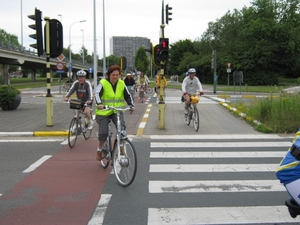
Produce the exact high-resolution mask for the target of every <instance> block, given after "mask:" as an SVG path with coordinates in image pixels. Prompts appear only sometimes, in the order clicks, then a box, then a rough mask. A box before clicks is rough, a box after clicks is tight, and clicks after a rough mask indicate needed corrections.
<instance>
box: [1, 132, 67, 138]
mask: <svg viewBox="0 0 300 225" xmlns="http://www.w3.org/2000/svg"><path fill="white" fill-rule="evenodd" d="M68 133H69V132H68V131H33V132H0V137H50V136H68Z"/></svg>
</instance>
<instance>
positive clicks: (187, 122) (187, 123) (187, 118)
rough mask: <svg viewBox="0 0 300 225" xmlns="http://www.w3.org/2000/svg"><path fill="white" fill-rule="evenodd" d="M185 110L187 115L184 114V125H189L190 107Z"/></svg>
mask: <svg viewBox="0 0 300 225" xmlns="http://www.w3.org/2000/svg"><path fill="white" fill-rule="evenodd" d="M187 110H188V114H184V117H185V123H186V125H188V126H189V125H190V123H191V117H190V111H191V110H190V106H189V107H188V108H187Z"/></svg>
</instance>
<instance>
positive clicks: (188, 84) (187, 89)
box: [181, 68, 204, 114]
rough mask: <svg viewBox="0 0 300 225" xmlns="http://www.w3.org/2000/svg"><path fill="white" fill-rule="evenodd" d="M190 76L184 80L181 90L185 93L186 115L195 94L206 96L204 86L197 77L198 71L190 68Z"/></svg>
mask: <svg viewBox="0 0 300 225" xmlns="http://www.w3.org/2000/svg"><path fill="white" fill-rule="evenodd" d="M188 74H189V75H188V76H186V77H185V78H184V80H183V81H182V85H181V90H182V91H183V101H184V102H185V108H184V113H185V114H187V113H188V110H187V108H188V105H189V104H190V95H191V94H195V93H196V92H197V91H200V95H204V92H203V89H202V84H201V82H200V80H199V79H198V77H196V76H195V75H196V70H195V69H194V68H190V69H189V71H188Z"/></svg>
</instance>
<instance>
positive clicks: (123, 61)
mask: <svg viewBox="0 0 300 225" xmlns="http://www.w3.org/2000/svg"><path fill="white" fill-rule="evenodd" d="M119 65H120V68H121V70H126V67H127V59H126V57H125V56H121V57H120V59H119Z"/></svg>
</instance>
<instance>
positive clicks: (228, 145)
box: [150, 141, 291, 148]
mask: <svg viewBox="0 0 300 225" xmlns="http://www.w3.org/2000/svg"><path fill="white" fill-rule="evenodd" d="M150 147H151V148H233V147H238V148H240V147H243V148H247V147H251V148H255V147H257V148H264V147H284V148H287V147H291V142H274V141H273V142H151V144H150Z"/></svg>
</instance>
